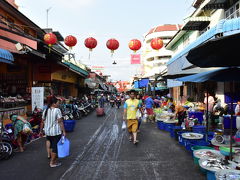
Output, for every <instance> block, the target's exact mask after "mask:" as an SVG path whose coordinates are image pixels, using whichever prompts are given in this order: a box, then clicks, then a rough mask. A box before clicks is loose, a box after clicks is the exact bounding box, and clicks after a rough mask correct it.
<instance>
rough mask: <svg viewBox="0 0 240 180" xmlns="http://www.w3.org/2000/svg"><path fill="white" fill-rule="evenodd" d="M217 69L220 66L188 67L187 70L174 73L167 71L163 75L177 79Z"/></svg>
mask: <svg viewBox="0 0 240 180" xmlns="http://www.w3.org/2000/svg"><path fill="white" fill-rule="evenodd" d="M215 69H219V68H200V67H195V68H192V69H187V70H183V71H180V72H178V73H173V74H170V73H167V74H165V75H163V77H164V78H167V79H176V78H180V77H184V76H189V75H193V74H197V73H202V72H207V71H210V70H215Z"/></svg>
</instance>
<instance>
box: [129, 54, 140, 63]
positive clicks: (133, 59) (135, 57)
mask: <svg viewBox="0 0 240 180" xmlns="http://www.w3.org/2000/svg"><path fill="white" fill-rule="evenodd" d="M131 64H141V55H140V54H131Z"/></svg>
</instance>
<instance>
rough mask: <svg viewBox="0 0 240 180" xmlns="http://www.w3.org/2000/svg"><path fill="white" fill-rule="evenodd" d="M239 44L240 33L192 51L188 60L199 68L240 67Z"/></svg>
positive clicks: (215, 40) (210, 42)
mask: <svg viewBox="0 0 240 180" xmlns="http://www.w3.org/2000/svg"><path fill="white" fill-rule="evenodd" d="M239 42H240V33H239V34H235V35H231V36H225V37H221V38H217V39H213V40H210V41H207V42H206V43H204V44H202V45H200V46H198V47H196V48H194V49H192V50H191V51H190V52H189V54H188V56H187V59H188V60H189V62H190V63H192V64H194V65H196V66H198V67H233V66H240V61H239V59H240V54H239V47H238V46H237V44H238V43H239Z"/></svg>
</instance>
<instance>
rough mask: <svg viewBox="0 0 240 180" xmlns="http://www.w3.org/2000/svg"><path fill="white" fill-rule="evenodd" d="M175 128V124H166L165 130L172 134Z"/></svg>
mask: <svg viewBox="0 0 240 180" xmlns="http://www.w3.org/2000/svg"><path fill="white" fill-rule="evenodd" d="M173 127H174V124H166V126H165V130H166V131H168V132H170V131H171V129H172V128H173Z"/></svg>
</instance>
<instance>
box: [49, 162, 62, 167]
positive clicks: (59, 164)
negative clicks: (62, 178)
mask: <svg viewBox="0 0 240 180" xmlns="http://www.w3.org/2000/svg"><path fill="white" fill-rule="evenodd" d="M61 165H62V164H61V163H57V164H50V167H51V168H55V167H58V166H61Z"/></svg>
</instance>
